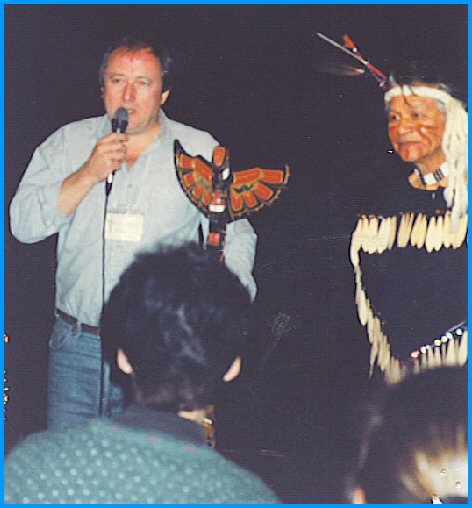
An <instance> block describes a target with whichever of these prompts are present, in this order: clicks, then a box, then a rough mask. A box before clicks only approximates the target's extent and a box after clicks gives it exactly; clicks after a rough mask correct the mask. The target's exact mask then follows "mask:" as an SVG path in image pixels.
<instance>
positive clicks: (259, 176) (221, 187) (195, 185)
mask: <svg viewBox="0 0 472 508" xmlns="http://www.w3.org/2000/svg"><path fill="white" fill-rule="evenodd" d="M174 149H175V166H176V170H177V178H178V180H179V182H180V185H181V186H182V189H183V190H184V192H185V193H186V194H187V196H188V197H189V199H190V200H191V201H192V203H194V204H195V205H196V206H197V207H198V208H199V209H200V210H201V211H202V212H203V213H205V215H207V216H208V215H209V213H210V210H209V206H210V205H211V204H212V201H215V198H216V199H219V198H220V196H224V197H225V201H227V206H228V213H229V219H230V220H234V219H240V218H243V217H247V216H248V215H249V214H250V213H252V212H257V211H258V210H260V209H261V208H262V207H264V206H266V205H271V204H272V203H273V202H274V201H275V200H276V199H277V198H278V197H279V195H280V193H281V192H282V190H283V189H284V188H285V187H286V185H287V183H288V180H289V177H290V168H289V167H288V166H285V168H284V169H261V168H252V169H244V170H240V171H231V169H230V165H229V155H228V150H226V149H225V148H224V147H222V146H217V147H216V148H215V149H214V151H213V156H212V162H208V161H206V160H205V159H204V158H203V157H201V156H200V155H197V156H195V157H192V156H190V155H188V154H187V153H185V151H184V149H183V148H182V145H181V144H180V143H179V142H178V141H175V147H174Z"/></svg>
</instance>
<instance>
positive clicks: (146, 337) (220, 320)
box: [101, 244, 250, 411]
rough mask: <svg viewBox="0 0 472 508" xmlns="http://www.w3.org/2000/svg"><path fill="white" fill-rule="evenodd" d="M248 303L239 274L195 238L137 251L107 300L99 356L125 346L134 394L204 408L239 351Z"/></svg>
mask: <svg viewBox="0 0 472 508" xmlns="http://www.w3.org/2000/svg"><path fill="white" fill-rule="evenodd" d="M249 306H250V299H249V295H248V292H247V290H246V289H245V288H244V287H243V286H242V285H241V283H240V282H239V279H238V278H237V277H236V276H235V275H234V274H233V273H231V272H230V271H229V270H228V268H227V267H226V266H225V265H224V264H223V263H220V262H218V261H217V260H216V259H215V258H214V256H212V255H211V254H210V253H209V252H207V251H204V250H203V249H202V248H201V247H200V246H199V245H197V244H187V245H185V246H182V247H179V248H166V249H161V250H159V251H156V252H153V253H147V254H141V255H140V256H139V257H137V259H136V261H135V262H134V263H133V264H132V265H131V266H130V267H129V268H128V269H127V270H126V271H125V272H124V274H123V275H122V276H121V279H120V281H119V283H118V285H117V286H116V287H115V288H114V289H113V291H112V292H111V295H110V298H109V300H108V302H107V304H106V305H105V308H104V312H103V317H102V321H101V336H102V340H103V347H104V355H105V358H106V359H107V360H108V361H110V363H113V362H115V357H116V351H117V349H118V348H121V349H123V351H124V352H125V354H126V356H127V358H128V360H129V362H130V364H131V365H132V366H133V370H134V374H133V377H134V385H135V394H134V395H135V399H137V401H138V402H140V403H142V404H144V405H146V406H148V407H153V408H155V409H159V410H166V411H180V410H193V409H201V408H204V407H206V406H207V405H208V404H210V403H212V402H214V400H213V397H214V393H215V390H216V389H217V388H218V387H219V386H220V385H221V384H222V382H223V381H222V378H223V376H224V374H225V373H226V371H227V370H228V368H229V367H230V366H231V364H232V362H233V360H234V359H235V358H236V357H237V356H238V355H241V354H242V352H243V346H244V335H245V330H246V329H247V319H248V318H247V315H248V313H247V312H248V309H249Z"/></svg>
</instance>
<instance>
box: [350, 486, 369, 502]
mask: <svg viewBox="0 0 472 508" xmlns="http://www.w3.org/2000/svg"><path fill="white" fill-rule="evenodd" d="M352 504H366V500H365V492H364V489H363V488H362V487H359V486H357V487H356V488H355V489H354V492H353V494H352Z"/></svg>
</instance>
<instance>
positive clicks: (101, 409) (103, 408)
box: [98, 182, 111, 418]
mask: <svg viewBox="0 0 472 508" xmlns="http://www.w3.org/2000/svg"><path fill="white" fill-rule="evenodd" d="M110 191H111V183H110V184H109V183H108V182H106V186H105V204H104V206H103V226H102V313H103V309H104V307H105V273H106V271H105V260H106V252H105V246H106V241H105V231H106V222H107V210H108V197H109V195H110ZM100 348H101V352H100V398H99V405H98V415H99V416H100V418H101V417H103V416H104V415H106V416H109V415H107V414H106V413H107V412H108V409H107V401H106V400H105V399H106V397H107V393H106V390H105V377H106V372H105V357H104V348H103V340H102V338H101V337H100Z"/></svg>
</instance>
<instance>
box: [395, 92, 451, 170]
mask: <svg viewBox="0 0 472 508" xmlns="http://www.w3.org/2000/svg"><path fill="white" fill-rule="evenodd" d="M445 129H446V115H445V114H444V113H442V112H441V110H440V109H439V107H438V103H437V102H436V101H435V100H434V99H431V98H429V97H415V96H408V97H405V96H402V95H400V96H399V97H394V98H392V100H391V101H390V104H389V120H388V134H389V137H390V141H391V143H392V146H393V148H394V150H395V151H396V152H397V154H398V155H399V156H400V157H401V159H402V160H404V161H405V162H413V163H416V164H418V165H421V164H423V165H425V166H426V167H428V168H430V169H431V170H435V169H438V167H439V165H440V164H441V163H442V162H444V160H445V157H444V153H443V151H442V148H441V143H442V139H443V136H444V131H445Z"/></svg>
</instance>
